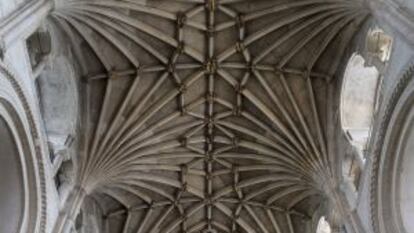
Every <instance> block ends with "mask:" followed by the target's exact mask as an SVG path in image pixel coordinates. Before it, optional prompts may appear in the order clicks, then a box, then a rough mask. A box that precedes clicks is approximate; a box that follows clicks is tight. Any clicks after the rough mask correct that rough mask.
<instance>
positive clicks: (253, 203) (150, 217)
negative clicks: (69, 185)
mask: <svg viewBox="0 0 414 233" xmlns="http://www.w3.org/2000/svg"><path fill="white" fill-rule="evenodd" d="M362 9H364V7H363V6H362V5H361V3H360V2H359V1H357V0H354V1H349V0H300V1H299V0H297V1H292V0H254V1H253V0H250V1H249V0H174V1H172V0H165V1H159V0H157V1H143V0H141V1H140V0H135V1H133V0H130V1H127V0H120V1H109V0H105V1H92V0H84V1H70V2H65V3H64V4H58V6H57V9H56V10H55V11H54V12H53V14H52V16H53V20H54V22H55V23H56V25H59V27H60V28H61V29H62V30H64V31H65V33H66V35H67V37H68V38H69V39H70V40H71V42H72V44H73V50H74V53H75V55H77V56H76V58H77V60H78V63H79V67H80V69H81V70H82V72H83V74H85V75H84V81H85V82H84V83H83V89H84V90H85V93H86V94H85V96H84V109H85V111H84V117H83V119H84V124H83V126H84V127H83V131H84V132H83V133H84V138H83V139H82V140H83V145H82V149H81V153H80V158H79V163H80V165H79V172H78V177H77V183H78V185H79V186H81V187H83V188H84V189H85V190H86V192H87V193H88V194H89V195H91V196H94V197H95V198H96V200H97V201H98V202H100V203H101V205H102V206H103V207H104V208H105V212H106V213H107V218H108V222H109V224H110V229H111V231H110V232H124V233H128V232H137V233H173V232H174V233H175V232H183V233H184V232H186V233H193V232H217V233H218V232H226V233H230V232H248V233H273V232H274V233H299V232H309V231H310V229H311V226H310V220H311V217H312V216H313V214H314V212H315V211H316V209H317V208H318V207H319V205H320V204H321V202H322V200H323V199H324V198H325V196H326V195H327V191H326V190H327V189H329V188H327V187H329V184H330V183H332V182H333V181H332V180H333V179H334V174H333V173H334V172H335V171H334V167H333V166H332V164H333V162H332V156H333V155H331V154H330V153H329V152H328V149H327V147H328V146H327V141H328V138H327V127H326V121H327V114H328V112H329V111H328V104H329V101H330V100H329V91H328V85H329V82H330V81H331V79H332V78H333V77H334V74H335V71H336V68H337V66H338V63H339V61H340V59H341V58H342V54H343V52H344V50H345V48H346V46H347V45H348V43H349V42H350V41H351V39H352V38H353V35H354V34H355V33H356V32H357V30H358V29H359V27H360V25H361V24H362V23H363V21H364V19H365V17H366V14H365V12H364V11H363V10H362Z"/></svg>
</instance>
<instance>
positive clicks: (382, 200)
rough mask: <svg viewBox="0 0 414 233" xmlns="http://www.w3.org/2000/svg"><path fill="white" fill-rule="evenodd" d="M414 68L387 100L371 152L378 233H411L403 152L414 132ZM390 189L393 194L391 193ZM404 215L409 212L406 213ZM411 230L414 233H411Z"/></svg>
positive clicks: (373, 210) (373, 211)
mask: <svg viewBox="0 0 414 233" xmlns="http://www.w3.org/2000/svg"><path fill="white" fill-rule="evenodd" d="M413 79H414V65H411V66H410V67H409V68H408V69H407V70H406V71H405V73H404V74H403V75H402V77H401V78H400V79H399V81H398V82H397V84H396V86H395V87H394V91H393V93H392V94H391V95H390V97H389V98H388V101H387V104H386V107H385V108H384V111H383V114H382V118H381V121H380V122H379V125H378V130H377V132H376V136H375V137H376V139H375V141H374V146H373V151H372V171H371V194H370V199H371V220H372V221H371V222H372V226H373V229H374V232H375V233H387V232H401V233H410V232H412V230H413V229H408V230H407V229H406V227H405V226H404V220H403V219H404V217H403V214H402V213H403V212H404V207H403V206H404V203H403V202H404V200H402V198H401V197H403V196H401V194H402V193H401V192H402V190H403V188H404V187H403V183H402V182H401V180H402V179H401V178H402V177H403V175H402V165H403V160H404V157H407V156H405V155H406V153H403V150H404V149H407V148H409V147H410V146H411V145H410V144H412V142H411V143H410V142H409V140H407V138H408V137H409V135H410V132H413V130H414V125H413V123H414V81H413ZM390 190H391V191H390ZM405 214H407V212H406V211H405ZM410 230H411V231H410Z"/></svg>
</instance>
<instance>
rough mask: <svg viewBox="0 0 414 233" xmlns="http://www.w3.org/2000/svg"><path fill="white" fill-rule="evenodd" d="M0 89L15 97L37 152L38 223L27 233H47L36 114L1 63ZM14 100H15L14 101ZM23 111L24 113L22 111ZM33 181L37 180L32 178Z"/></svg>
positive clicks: (42, 162)
mask: <svg viewBox="0 0 414 233" xmlns="http://www.w3.org/2000/svg"><path fill="white" fill-rule="evenodd" d="M0 87H4V88H3V89H2V88H0V96H1V95H2V94H3V93H2V92H5V93H4V94H5V95H6V96H7V95H10V93H12V95H13V96H15V97H16V98H15V99H16V101H17V102H16V101H15V102H13V103H11V104H13V105H14V104H16V106H13V107H16V109H17V110H16V111H17V112H18V113H19V115H20V116H21V117H22V118H21V120H22V121H23V122H25V123H26V124H27V126H28V129H29V132H28V134H29V135H28V137H29V139H31V143H32V145H33V147H34V148H33V150H34V152H35V156H34V159H35V160H36V161H34V163H35V164H34V167H35V171H34V172H35V173H36V178H37V179H38V180H36V182H37V185H39V186H40V187H39V189H38V190H39V191H37V198H38V200H37V203H38V204H37V210H36V212H37V214H36V216H32V217H37V216H39V217H37V220H36V222H35V223H34V226H36V227H35V229H30V230H29V231H27V232H39V233H45V232H46V223H47V213H46V211H47V200H46V175H45V168H44V159H43V155H42V150H41V146H40V145H39V141H40V132H39V127H38V125H37V123H36V121H35V117H34V114H33V112H32V110H31V108H30V106H29V102H28V99H27V94H26V93H25V91H24V90H23V88H22V87H21V85H20V84H19V82H18V80H17V79H16V78H15V76H14V74H13V73H12V72H11V71H10V70H9V69H8V68H7V67H6V65H5V64H3V63H2V62H0ZM13 100H14V99H13ZM21 110H22V111H21ZM30 178H32V179H36V178H33V177H30Z"/></svg>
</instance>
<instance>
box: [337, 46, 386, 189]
mask: <svg viewBox="0 0 414 233" xmlns="http://www.w3.org/2000/svg"><path fill="white" fill-rule="evenodd" d="M378 86H379V72H378V70H377V69H376V68H375V67H374V66H367V64H366V61H365V59H364V58H363V57H362V56H360V55H358V54H354V55H353V56H352V57H351V58H350V60H349V62H348V64H347V67H346V71H345V76H344V80H343V84H342V92H341V123H342V128H343V131H344V132H345V135H346V137H347V138H348V140H349V141H350V142H351V144H352V145H353V148H352V149H351V150H349V151H347V153H346V155H345V159H344V161H343V175H344V178H345V179H347V180H348V181H349V184H351V186H352V187H353V189H354V191H356V189H357V187H358V183H359V176H360V173H361V169H362V168H363V166H364V161H365V158H364V157H365V156H364V151H365V148H366V145H367V142H368V139H369V136H370V130H371V124H372V118H373V113H374V111H375V103H376V99H377V98H376V97H377V89H378Z"/></svg>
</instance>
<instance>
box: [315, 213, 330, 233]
mask: <svg viewBox="0 0 414 233" xmlns="http://www.w3.org/2000/svg"><path fill="white" fill-rule="evenodd" d="M316 233H331V226H330V224H329V222H328V221H327V220H326V218H325V216H323V217H321V218H320V219H319V222H318V227H317V228H316Z"/></svg>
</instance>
